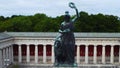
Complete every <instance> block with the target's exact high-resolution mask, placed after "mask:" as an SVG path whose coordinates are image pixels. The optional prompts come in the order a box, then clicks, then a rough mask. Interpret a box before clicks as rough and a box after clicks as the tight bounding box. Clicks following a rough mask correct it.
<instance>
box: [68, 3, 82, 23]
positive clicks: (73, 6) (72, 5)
mask: <svg viewBox="0 0 120 68" xmlns="http://www.w3.org/2000/svg"><path fill="white" fill-rule="evenodd" d="M69 7H70V8H72V9H75V11H76V16H75V17H74V18H73V19H72V20H71V21H72V22H73V23H74V22H75V21H76V20H77V19H78V18H79V17H80V15H79V13H78V9H77V7H76V6H75V4H74V3H73V2H70V3H69Z"/></svg>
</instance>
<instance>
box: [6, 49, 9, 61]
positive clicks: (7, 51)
mask: <svg viewBox="0 0 120 68" xmlns="http://www.w3.org/2000/svg"><path fill="white" fill-rule="evenodd" d="M6 60H7V61H8V60H9V48H8V47H7V48H6Z"/></svg>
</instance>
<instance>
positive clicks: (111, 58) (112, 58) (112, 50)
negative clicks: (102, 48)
mask: <svg viewBox="0 0 120 68" xmlns="http://www.w3.org/2000/svg"><path fill="white" fill-rule="evenodd" d="M110 62H111V63H113V62H114V46H111V54H110Z"/></svg>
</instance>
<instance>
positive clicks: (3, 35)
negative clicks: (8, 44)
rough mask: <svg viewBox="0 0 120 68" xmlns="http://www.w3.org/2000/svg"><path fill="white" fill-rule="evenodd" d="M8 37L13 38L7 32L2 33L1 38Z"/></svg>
mask: <svg viewBox="0 0 120 68" xmlns="http://www.w3.org/2000/svg"><path fill="white" fill-rule="evenodd" d="M8 38H12V36H10V35H8V34H6V33H0V40H3V39H8Z"/></svg>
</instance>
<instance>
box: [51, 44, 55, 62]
mask: <svg viewBox="0 0 120 68" xmlns="http://www.w3.org/2000/svg"><path fill="white" fill-rule="evenodd" d="M51 62H52V63H54V62H55V57H54V45H52V57H51Z"/></svg>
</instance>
